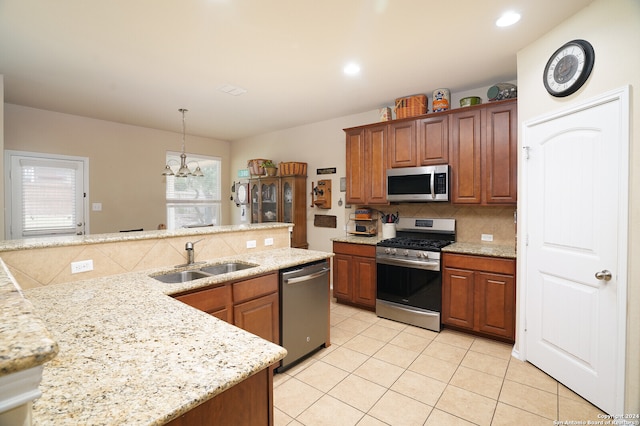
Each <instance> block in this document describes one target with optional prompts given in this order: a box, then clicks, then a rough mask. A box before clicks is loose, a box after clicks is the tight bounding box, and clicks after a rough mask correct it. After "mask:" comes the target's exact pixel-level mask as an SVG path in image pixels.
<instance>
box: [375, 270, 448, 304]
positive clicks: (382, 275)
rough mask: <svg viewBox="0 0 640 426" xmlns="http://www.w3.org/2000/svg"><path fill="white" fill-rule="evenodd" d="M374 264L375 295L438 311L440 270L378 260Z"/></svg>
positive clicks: (440, 294)
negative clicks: (375, 277)
mask: <svg viewBox="0 0 640 426" xmlns="http://www.w3.org/2000/svg"><path fill="white" fill-rule="evenodd" d="M376 266H377V299H379V300H382V301H387V302H394V303H397V304H400V305H406V306H410V307H414V308H419V309H424V310H428V311H433V312H438V313H439V312H440V311H441V309H442V274H441V272H440V271H439V270H436V271H433V270H427V269H419V268H414V267H410V266H400V265H398V264H385V263H380V262H378V263H376ZM438 269H439V268H438Z"/></svg>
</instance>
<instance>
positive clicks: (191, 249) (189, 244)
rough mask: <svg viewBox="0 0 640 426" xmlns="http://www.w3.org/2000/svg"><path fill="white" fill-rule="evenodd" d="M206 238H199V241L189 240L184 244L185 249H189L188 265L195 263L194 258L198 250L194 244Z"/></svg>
mask: <svg viewBox="0 0 640 426" xmlns="http://www.w3.org/2000/svg"><path fill="white" fill-rule="evenodd" d="M203 239H204V238H202V239H199V240H198V241H194V242H191V241H188V242H187V244H185V245H184V249H185V250H186V251H187V265H193V264H194V261H193V260H194V258H195V257H196V252H195V250H194V247H193V246H194V245H195V244H196V243H199V242H200V241H202V240H203Z"/></svg>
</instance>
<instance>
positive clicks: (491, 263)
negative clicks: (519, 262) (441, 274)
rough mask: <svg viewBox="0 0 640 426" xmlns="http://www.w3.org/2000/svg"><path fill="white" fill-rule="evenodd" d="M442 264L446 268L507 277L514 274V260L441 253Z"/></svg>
mask: <svg viewBox="0 0 640 426" xmlns="http://www.w3.org/2000/svg"><path fill="white" fill-rule="evenodd" d="M443 262H444V266H445V267H446V268H459V269H472V270H474V271H486V272H495V273H498V274H508V275H515V273H516V261H515V260H514V259H503V258H497V257H487V256H472V255H466V254H451V253H443Z"/></svg>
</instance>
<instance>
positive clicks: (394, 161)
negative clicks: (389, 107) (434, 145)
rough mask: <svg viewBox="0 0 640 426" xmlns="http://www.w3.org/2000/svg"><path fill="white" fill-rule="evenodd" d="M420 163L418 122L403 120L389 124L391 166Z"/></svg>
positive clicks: (408, 165)
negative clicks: (417, 136)
mask: <svg viewBox="0 0 640 426" xmlns="http://www.w3.org/2000/svg"><path fill="white" fill-rule="evenodd" d="M417 165H418V150H417V144H416V122H415V121H401V122H398V123H393V124H390V125H389V168H391V169H393V168H396V167H415V166H417Z"/></svg>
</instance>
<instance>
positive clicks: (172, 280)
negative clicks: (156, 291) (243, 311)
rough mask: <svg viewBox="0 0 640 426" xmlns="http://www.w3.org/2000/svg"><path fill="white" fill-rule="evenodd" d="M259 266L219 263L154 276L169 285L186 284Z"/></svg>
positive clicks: (153, 276)
mask: <svg viewBox="0 0 640 426" xmlns="http://www.w3.org/2000/svg"><path fill="white" fill-rule="evenodd" d="M256 266H258V265H252V264H247V263H240V262H227V263H219V264H217V265H211V266H205V267H203V268H200V269H192V270H190V271H181V272H168V273H166V274H161V275H152V276H151V278H155V279H156V280H158V281H161V282H163V283H168V284H178V283H186V282H189V281H193V280H197V279H200V278H206V277H210V276H213V275H221V274H228V273H229V272H235V271H241V270H243V269H249V268H255V267H256Z"/></svg>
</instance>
